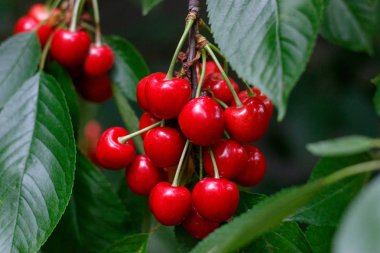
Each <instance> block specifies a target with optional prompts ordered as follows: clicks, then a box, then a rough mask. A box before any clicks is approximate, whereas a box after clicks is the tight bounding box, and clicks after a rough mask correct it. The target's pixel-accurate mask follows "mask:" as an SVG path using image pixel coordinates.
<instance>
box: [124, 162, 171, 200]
mask: <svg viewBox="0 0 380 253" xmlns="http://www.w3.org/2000/svg"><path fill="white" fill-rule="evenodd" d="M163 178H164V174H163V172H162V171H161V170H160V169H159V168H157V167H155V166H154V165H153V163H152V162H151V161H150V159H149V158H148V157H147V156H146V155H138V156H136V158H135V159H134V160H133V161H132V163H131V164H130V165H129V166H128V168H127V170H126V171H125V180H126V182H127V185H128V187H129V188H130V189H131V191H132V192H133V193H135V194H138V195H143V196H147V195H149V193H150V191H151V190H152V189H153V187H154V186H156V184H158V183H159V182H160V181H161V180H162V179H163Z"/></svg>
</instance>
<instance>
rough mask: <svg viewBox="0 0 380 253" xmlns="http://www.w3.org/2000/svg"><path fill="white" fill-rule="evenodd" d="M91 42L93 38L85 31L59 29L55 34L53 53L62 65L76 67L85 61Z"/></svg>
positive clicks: (52, 45) (52, 46)
mask: <svg viewBox="0 0 380 253" xmlns="http://www.w3.org/2000/svg"><path fill="white" fill-rule="evenodd" d="M90 43H91V38H90V36H89V35H88V33H87V32H85V31H79V30H78V31H69V30H65V29H59V30H58V31H56V32H55V33H54V35H53V39H52V42H51V49H50V50H51V55H52V57H53V58H54V59H55V60H56V61H57V62H58V63H60V64H61V65H63V66H65V67H68V68H75V67H78V66H80V65H81V64H82V63H83V62H84V60H85V58H86V56H87V54H88V50H89V48H90Z"/></svg>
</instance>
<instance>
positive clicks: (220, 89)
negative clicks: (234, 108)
mask: <svg viewBox="0 0 380 253" xmlns="http://www.w3.org/2000/svg"><path fill="white" fill-rule="evenodd" d="M229 79H230V82H231V84H232V86H233V87H234V90H235V91H236V92H239V86H238V85H237V83H236V82H235V81H234V80H232V78H229ZM202 89H203V90H209V91H210V92H211V93H212V94H213V95H214V96H215V97H216V98H218V99H220V100H222V101H223V102H224V103H226V104H227V105H230V104H231V102H232V100H233V99H234V97H233V96H232V93H231V90H230V88H229V87H228V84H227V82H226V80H225V79H224V78H223V75H222V73H220V72H216V73H211V74H209V75H208V76H207V77H206V78H205V80H204V83H203V87H202Z"/></svg>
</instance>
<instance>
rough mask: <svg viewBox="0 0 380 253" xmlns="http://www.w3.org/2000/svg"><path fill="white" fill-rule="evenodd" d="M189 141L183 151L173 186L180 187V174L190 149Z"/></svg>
mask: <svg viewBox="0 0 380 253" xmlns="http://www.w3.org/2000/svg"><path fill="white" fill-rule="evenodd" d="M189 143H190V141H189V140H186V143H185V147H184V148H183V150H182V154H181V158H180V159H179V162H178V166H177V170H176V172H175V175H174V179H173V183H172V186H178V185H179V174H180V172H181V168H182V164H183V161H184V160H185V156H186V152H187V149H188V147H189Z"/></svg>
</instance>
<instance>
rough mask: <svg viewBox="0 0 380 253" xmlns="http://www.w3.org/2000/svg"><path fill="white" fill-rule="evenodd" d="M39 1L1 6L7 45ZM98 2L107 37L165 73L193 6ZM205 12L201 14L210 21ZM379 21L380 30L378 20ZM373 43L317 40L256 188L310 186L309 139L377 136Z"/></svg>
mask: <svg viewBox="0 0 380 253" xmlns="http://www.w3.org/2000/svg"><path fill="white" fill-rule="evenodd" d="M35 2H37V1H26V0H1V1H0V39H1V40H4V39H5V38H6V37H8V36H10V35H11V34H12V29H13V25H14V23H15V22H16V20H17V19H18V18H19V17H21V16H22V15H24V14H25V13H26V12H27V10H28V8H29V7H30V6H31V5H32V4H33V3H35ZM99 2H100V14H101V20H102V30H103V34H104V35H112V34H116V35H120V36H123V37H125V38H127V39H128V40H129V41H131V42H132V43H133V44H134V45H135V46H136V47H137V48H138V50H139V51H140V52H141V54H142V55H143V57H144V58H145V60H146V62H147V64H148V66H149V67H150V70H151V71H152V72H154V71H166V70H167V68H168V66H169V62H170V59H171V57H172V54H173V51H174V49H175V47H176V45H177V42H178V39H179V37H180V34H181V33H182V30H183V26H184V18H185V15H186V8H187V1H176V2H175V3H176V4H174V1H164V3H162V4H160V5H158V6H157V7H156V8H155V9H154V10H153V11H152V12H151V13H149V14H148V15H147V16H143V15H142V12H141V6H140V1H138V0H128V1H127V0H104V1H99ZM205 8H206V6H203V11H202V17H203V18H204V19H205V20H207V14H206V12H205ZM379 16H380V15H379ZM378 24H379V25H378V29H377V31H380V29H379V28H380V20H379V22H378ZM210 39H211V38H210ZM374 43H375V46H374V48H375V50H374V53H373V55H371V56H370V55H368V54H365V53H356V52H351V51H348V50H345V49H342V48H339V47H337V46H334V45H331V44H329V43H328V42H326V41H325V40H323V39H322V38H319V39H318V43H317V45H316V47H315V50H314V53H313V55H312V57H311V60H310V62H309V64H308V67H307V69H306V71H305V73H304V74H303V75H302V77H301V79H300V81H299V82H298V85H297V86H296V88H295V89H294V91H293V93H292V95H291V97H290V100H289V106H288V112H287V115H286V117H285V119H284V120H283V121H282V122H277V121H276V116H274V117H273V119H272V123H271V127H270V130H269V132H268V133H267V134H266V136H265V137H264V138H263V139H262V140H260V142H259V143H258V144H257V145H258V147H260V148H261V149H262V150H263V152H264V154H265V155H266V158H267V161H268V173H267V176H266V178H265V180H264V181H263V183H262V184H261V185H260V186H258V187H256V188H255V189H254V191H256V192H261V193H271V192H274V191H277V190H279V189H280V188H282V187H284V186H288V185H292V184H299V183H302V182H305V181H306V179H307V177H308V175H309V174H310V171H311V169H312V168H313V166H314V164H315V162H316V160H317V159H316V158H315V157H313V156H312V155H311V154H309V153H308V152H307V151H306V149H305V145H306V144H307V143H309V142H314V141H317V140H321V139H328V138H333V137H338V136H343V135H348V134H361V135H368V136H378V131H379V124H378V123H379V122H378V118H377V116H376V113H375V110H374V108H373V105H372V96H373V94H374V91H375V86H374V85H373V84H372V83H371V82H370V80H371V79H372V78H373V77H374V76H376V75H377V74H378V73H380V36H377V38H376V40H375V42H374ZM90 108H92V109H93V108H94V106H93V105H92V106H90ZM97 109H98V110H96V113H94V115H93V116H94V117H96V118H97V119H98V120H99V121H100V122H101V124H102V125H103V128H107V127H109V126H112V125H121V124H122V122H121V120H120V117H119V115H118V112H117V109H116V106H115V103H114V101H113V100H110V101H108V102H106V103H105V104H103V105H102V106H100V107H99V108H97ZM94 112H95V110H94Z"/></svg>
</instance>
